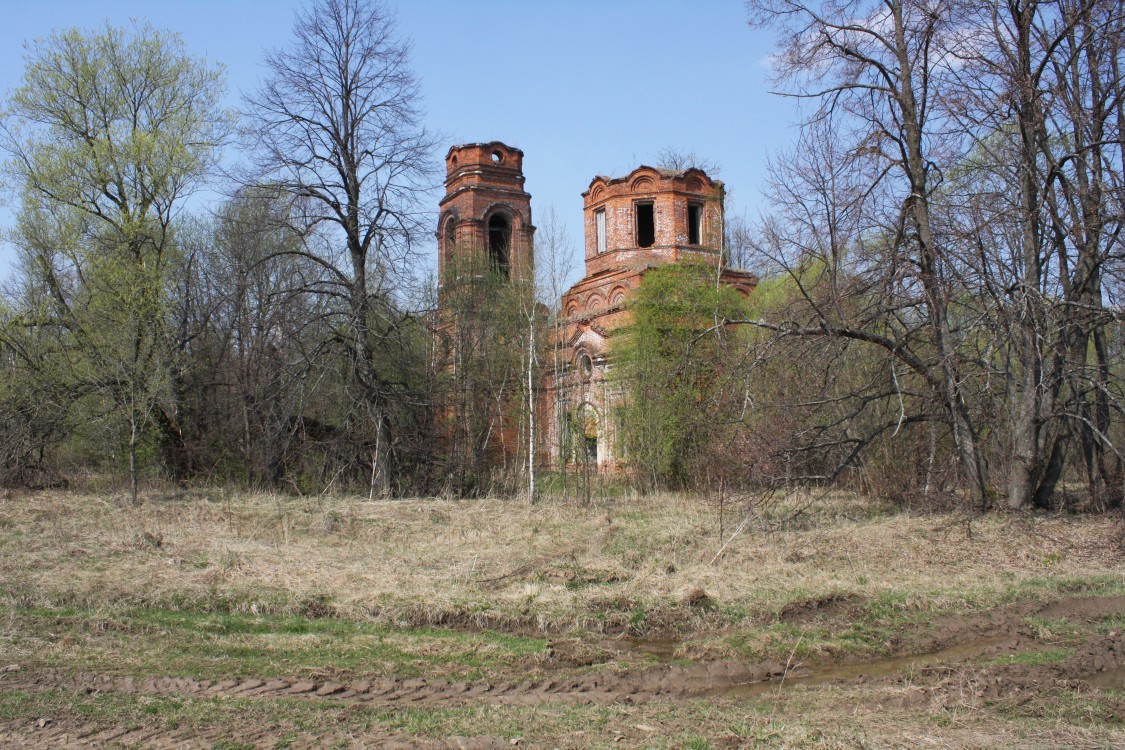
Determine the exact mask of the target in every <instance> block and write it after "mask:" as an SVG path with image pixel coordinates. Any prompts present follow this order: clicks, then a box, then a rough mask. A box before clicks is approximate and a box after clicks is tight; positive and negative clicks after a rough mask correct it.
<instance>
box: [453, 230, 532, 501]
mask: <svg viewBox="0 0 1125 750" xmlns="http://www.w3.org/2000/svg"><path fill="white" fill-rule="evenodd" d="M446 274H447V275H446V279H447V280H446V283H445V285H444V288H443V289H442V296H443V300H442V309H443V313H442V315H443V319H442V321H441V327H442V334H441V338H442V341H443V344H444V346H443V347H442V348H443V350H444V351H443V352H442V353H441V356H440V357H439V367H441V374H440V382H439V385H438V391H439V392H438V398H437V402H438V404H439V406H440V407H441V408H442V409H443V411H444V413H445V416H446V424H447V425H448V430H449V432H448V434H447V437H448V440H449V444H448V450H447V455H446V457H445V458H446V460H447V463H446V464H445V466H444V475H445V477H446V484H447V485H448V486H447V489H449V490H452V491H454V492H455V493H457V494H459V495H475V494H482V493H487V492H489V491H491V490H492V489H494V488H497V486H498V483H499V485H503V484H505V483H510V480H511V479H512V478H513V477H514V474H515V473H516V472H518V471H519V470H520V469H521V468H522V466H524V465H526V448H527V442H528V441H527V437H526V435H527V430H528V429H529V428H530V425H529V421H528V409H527V404H528V392H527V372H528V368H532V369H533V370H534V369H535V368H536V363H535V362H534V361H529V347H528V337H529V336H533V337H534V339H535V341H542V340H543V339H544V338H545V332H544V330H543V329H544V326H545V319H544V318H543V316H542V315H540V314H539V311H538V309H537V307H536V305H535V299H534V288H533V286H532V284H531V283H530V282H529V281H520V280H515V279H511V278H509V277H508V276H507V275H505V274H503V273H500V272H499V271H498V270H497V269H495V268H490V267H489V266H488V265H487V258H486V254H485V253H481V252H474V249H473V248H462V249H461V250H460V251H459V252H457V253H455V254H454V258H453V259H452V260H451V261H450V262H449V263H448V264H447V266H446ZM533 353H534V350H532V354H533ZM534 378H535V379H538V372H536V373H535V375H534ZM440 458H441V457H439V459H440ZM500 488H501V489H511V487H510V486H509V487H502V486H501V487H500Z"/></svg>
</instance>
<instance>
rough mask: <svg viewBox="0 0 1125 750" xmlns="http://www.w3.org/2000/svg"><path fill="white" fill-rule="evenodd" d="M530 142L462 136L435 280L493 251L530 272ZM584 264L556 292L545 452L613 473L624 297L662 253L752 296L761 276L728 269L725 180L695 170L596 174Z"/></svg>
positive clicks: (502, 265) (500, 267)
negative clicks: (615, 352)
mask: <svg viewBox="0 0 1125 750" xmlns="http://www.w3.org/2000/svg"><path fill="white" fill-rule="evenodd" d="M522 167H523V152H522V151H520V150H519V149H515V148H512V147H510V146H506V145H504V144H502V143H498V142H492V143H485V144H480V143H477V144H468V145H464V146H455V147H454V148H452V149H450V151H449V154H448V155H447V156H446V173H447V178H446V182H445V185H446V195H445V198H443V199H442V201H441V204H440V207H441V213H440V218H439V227H438V239H439V245H440V259H439V267H440V269H439V280H440V282H441V283H442V285H443V287H444V286H445V285H447V284H449V283H451V282H452V281H453V280H454V278H455V275H456V274H458V273H460V272H461V270H460V269H466V268H472V267H477V268H479V267H480V266H479V265H476V264H480V263H483V262H485V261H487V262H488V264H489V265H490V267H491V269H492V270H493V271H494V272H497V273H499V274H501V275H502V276H503V277H505V278H510V279H530V278H531V274H532V273H533V255H532V236H533V233H534V229H535V228H534V227H533V226H532V224H531V196H530V195H528V194H527V192H526V191H524V189H523V184H524V177H523V171H522ZM582 199H583V213H584V235H585V274H584V276H583V278H582V279H581V280H580V281H579V282H578V283H577V284H575V285H574V286H572V287H571V288H570V289H569V290H568V291H567V292H566V293H565V294H563V296H562V299H561V301H560V310H561V313H562V315H563V321H562V326H561V330H560V339H559V340H557V341H555V342H553V345H554V346H555V347H556V351H557V352H559V353H560V354H561V356H560V359H561V360H562V363H563V365H562V367H561V369H560V370H559V371H558V372H548V373H547V374H546V375H545V376H544V377H543V379H542V381H541V382H540V384H539V389H540V393H539V399H538V403H539V408H538V410H537V411H538V415H537V421H538V422H539V424H540V425H542V426H543V427H544V429H543V438H542V442H541V444H540V448H539V451H540V454H541V459H542V460H543V461H545V462H546V461H550V462H551V463H553V464H555V465H558V464H559V463H561V462H564V461H565V462H567V463H577V464H584V465H586V466H588V467H592V468H596V470H598V471H614V470H617V469H620V468H623V467H624V465H625V464H626V463H627V456H625V455H624V439H623V438H624V431H625V429H627V426H626V425H623V424H622V423H621V421H620V416H619V414H620V409H619V408H618V407H619V406H620V404H621V400H622V396H623V394H622V391H621V389H620V385H619V384H618V383H616V382H614V381H613V380H612V379H611V378H610V377H609V373H610V371H611V369H612V367H613V362H612V358H611V354H610V352H611V348H612V341H613V338H614V336H615V335H618V334H620V332H621V330H622V329H623V328H624V327H625V326H626V325H627V324H628V322H629V320H630V318H629V311H628V309H627V304H626V303H627V302H628V300H629V298H630V297H631V296H632V295H633V294H634V293H635V291H636V290H637V288H638V287H639V286H640V283H641V279H642V278H643V277H644V275H645V273H647V272H648V271H649V270H651V269H653V268H655V267H657V266H659V265H660V264H663V263H675V262H680V261H690V262H696V263H703V264H707V265H711V266H713V267H714V268H715V270H716V273H717V274H718V276H719V278H720V279H721V281H722V282H723V283H725V284H730V285H732V286H734V287H735V288H737V289H739V290H740V291H741V292H743V293H744V294H749V293H750V291H751V290H753V288H754V286H755V285H756V283H757V279H756V277H755V276H754V275H753V274H751V273H748V272H746V271H740V270H736V269H732V268H728V267H726V265H725V262H724V260H725V259H724V253H723V247H724V244H723V236H724V235H723V232H724V224H723V218H724V217H723V199H724V187H723V183H722V182H720V181H719V180H713V179H711V178H710V177H708V176H707V174H706V173H704V172H703V171H702V170H699V169H694V168H691V169H686V170H670V169H657V168H653V167H647V166H641V167H638V168H637V169H635V170H633V171H632V172H631V173H630V174H628V175H626V176H625V177H617V178H609V177H595V178H594V179H593V181H592V182H591V183H590V185H589V187H588V188H587V190H586V191H585V192H584V193H582Z"/></svg>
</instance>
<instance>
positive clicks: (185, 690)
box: [0, 662, 785, 706]
mask: <svg viewBox="0 0 1125 750" xmlns="http://www.w3.org/2000/svg"><path fill="white" fill-rule="evenodd" d="M784 674H785V667H784V666H783V665H782V664H780V663H775V662H766V663H763V664H753V665H750V664H740V663H736V662H711V663H706V664H697V665H691V666H680V665H662V666H655V667H651V668H648V669H644V670H637V671H633V672H620V673H603V674H595V675H581V676H577V677H566V678H561V677H560V678H545V679H541V680H534V681H533V680H525V681H522V682H514V681H509V682H478V683H471V682H452V681H446V680H422V679H397V678H382V679H371V680H354V681H351V682H333V681H325V680H310V679H282V678H270V679H262V678H242V679H229V680H222V681H210V680H194V679H191V678H187V677H152V678H147V679H137V678H133V677H118V676H113V675H93V674H80V675H77V676H71V675H65V674H60V673H54V672H42V673H38V674H33V675H31V674H29V675H26V676H24V675H23V673H17V674H16V675H9V677H14V679H7V680H3V681H2V682H0V684H2V685H4V686H5V687H6V688H8V689H19V690H49V689H64V690H72V691H76V692H80V693H87V694H96V693H118V694H125V695H157V696H182V697H198V698H210V697H232V698H260V699H270V698H292V699H304V700H325V701H334V702H342V703H366V704H372V705H426V706H432V705H435V704H441V705H449V706H461V705H469V704H473V703H489V704H493V705H502V706H536V705H541V704H544V703H554V702H561V703H581V704H603V703H645V702H649V701H653V700H683V699H689V698H696V697H701V696H704V695H713V694H715V692H716V691H722V690H723V689H725V688H734V687H737V686H741V685H747V684H753V683H767V682H769V681H770V680H774V679H778V678H781V677H782V676H783V675H784Z"/></svg>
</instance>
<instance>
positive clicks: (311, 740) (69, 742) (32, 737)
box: [0, 597, 1125, 749]
mask: <svg viewBox="0 0 1125 750" xmlns="http://www.w3.org/2000/svg"><path fill="white" fill-rule="evenodd" d="M1121 613H1125V597H1111V598H1097V597H1091V598H1080V599H1067V600H1062V601H1058V602H1054V603H1052V604H1050V605H1045V606H1044V605H1030V604H1029V603H1021V604H1017V605H1013V606H1011V607H1007V608H1003V609H1000V610H995V611H993V612H990V613H985V614H974V615H969V616H959V617H952V618H948V619H947V620H945V621H943V622H940V623H935V626H934V628H932V629H931V632H929V633H927V634H925V635H924V636H922V637H919V638H917V639H913V640H912V641H911V642H909V644H908V643H900V644H899V649H898V650H899V653H906V654H914V655H908V656H897V657H892V658H887V659H881V660H871V661H858V662H857V661H836V662H831V661H829V662H826V663H821V664H818V665H815V666H814V667H812V668H811V669H806V668H805V667H803V666H802V665H799V664H789V665H785V664H782V663H780V662H772V661H770V662H761V663H756V664H755V663H742V662H707V663H698V664H693V665H688V666H683V665H678V664H663V665H658V666H653V667H648V668H643V669H634V670H627V671H619V672H602V673H597V674H579V675H573V674H571V675H566V674H565V673H564V672H563V670H560V675H559V676H558V677H556V678H554V679H550V678H542V679H539V680H534V681H533V680H526V681H522V682H516V681H511V682H478V683H470V682H453V681H445V680H422V679H396V678H382V679H370V680H356V681H352V682H333V681H327V680H311V679H281V678H269V679H266V678H262V679H257V678H241V679H228V680H223V681H218V682H212V681H206V680H194V679H191V678H182V677H157V678H147V679H138V678H133V677H123V676H115V675H96V674H78V675H74V674H69V673H60V672H51V671H44V670H39V669H37V668H35V667H34V666H32V665H25V666H24V667H23V668H21V669H19V670H18V671H11V672H5V673H3V674H0V689H3V690H7V691H12V690H25V691H39V690H63V691H75V692H79V693H84V694H118V695H144V696H169V697H185V698H211V697H226V698H239V699H249V700H276V699H289V700H301V701H320V702H323V703H324V704H325V705H328V704H329V703H332V704H335V705H337V706H344V707H347V706H359V705H367V706H372V707H378V708H381V709H387V710H395V709H396V708H399V707H401V708H409V707H414V706H417V707H455V706H468V705H499V706H538V705H543V704H548V703H561V704H588V705H589V704H602V705H604V704H613V703H624V704H639V703H647V702H651V701H676V700H688V699H692V698H700V697H705V696H731V697H736V698H737V697H743V698H745V697H753V696H755V695H759V694H761V693H764V692H766V691H770V690H778V689H782V688H783V687H786V686H796V685H806V686H811V685H819V684H825V683H835V684H840V685H860V684H867V685H875V684H878V685H882V686H884V687H885V688H886V691H885V693H886V695H887V697H888V699H889V700H891V701H892V703H893V704H896V705H898V706H900V707H903V708H908V709H915V708H922V707H927V706H928V707H943V706H944V707H948V706H950V705H959V704H963V703H964V701H966V700H981V701H1004V702H1009V703H1015V704H1017V705H1022V704H1023V703H1026V702H1028V701H1031V700H1034V699H1035V696H1037V695H1039V694H1040V693H1042V691H1043V690H1044V689H1045V688H1047V687H1050V686H1053V687H1057V688H1067V689H1072V690H1080V691H1088V690H1089V688H1090V687H1102V688H1105V687H1116V688H1122V687H1125V632H1121V631H1111V632H1109V633H1103V634H1101V635H1093V636H1091V637H1089V638H1087V639H1086V640H1085V642H1084V643H1082V644H1080V645H1079V646H1077V647H1076V648H1074V649H1073V651H1072V654H1071V655H1070V656H1069V657H1068V658H1067V659H1065V660H1064V661H1061V662H1059V663H1052V664H1043V665H1038V666H1031V665H1026V664H1020V663H1004V660H1003V657H1004V656H1005V655H1010V654H1017V653H1021V652H1024V651H1029V650H1036V649H1041V648H1043V647H1044V645H1045V644H1043V643H1042V642H1037V641H1036V639H1035V636H1034V634H1032V633H1031V632H1029V630H1028V629H1027V627H1026V624H1025V621H1024V618H1025V617H1026V616H1027V615H1028V614H1040V615H1041V616H1043V617H1045V618H1048V619H1062V620H1070V621H1085V622H1088V623H1093V622H1099V621H1101V620H1102V619H1103V618H1105V617H1106V616H1109V615H1118V614H1121ZM966 664H969V665H970V666H969V668H966V667H965V665H966ZM974 665H975V666H974ZM558 666H559V665H557V664H556V668H557V667H558ZM787 667H788V668H787ZM907 675H909V676H907ZM1106 711H1107V714H1106V718H1110V719H1115V720H1125V703H1122V702H1121V701H1109V702H1108V703H1107V704H1106ZM65 721H66V719H62V720H61V723H59V724H55V723H52V722H44V723H42V725H40V723H35V724H34V725H30V726H29V725H28V724H27V722H23V723H18V724H7V725H0V747H31V748H47V747H50V748H55V747H64V748H65V747H100V746H105V745H123V746H140V747H153V748H172V747H177V748H179V747H185V748H194V747H212V746H214V745H216V744H220V741H221V740H224V739H227V738H228V735H227V734H225V732H229V727H227V728H220V729H214V730H212V729H207V730H205V731H206V732H207V733H205V734H202V735H201V734H200V733H199V732H200V729H199V728H198V727H196V728H193V729H191V730H184V731H183V732H177V731H176V730H170V729H169V728H168V727H166V726H160V725H158V724H155V723H154V724H151V725H149V724H145V725H142V726H135V727H115V728H110V729H106V728H105V727H104V725H101V726H97V725H86V724H76V723H71V724H65ZM254 731H257V730H254ZM277 740H278V730H277V728H276V727H271V728H266V729H263V730H261V736H257V735H254V734H253V732H251V734H249V735H247V734H244V733H243V732H242V731H240V732H239V735H238V737H237V741H238V742H239V743H242V744H245V745H249V746H252V747H272V746H273V745H274V744H275V743H276V741H277ZM286 741H287V742H288V743H289V744H288V746H289V747H294V748H300V747H322V746H326V745H332V744H334V743H337V742H343V743H344V744H346V745H347V746H350V747H422V748H435V749H442V748H496V747H507V746H508V744H507V743H504V742H501V741H499V740H496V739H494V738H487V737H481V738H452V739H449V740H443V741H436V742H423V741H420V740H418V738H416V737H410V736H409V735H402V734H397V733H394V732H387V731H383V730H376V731H375V732H374V733H365V734H364V735H363V736H362V737H353V736H341V737H334V736H332V735H331V733H330V731H329V732H327V733H325V734H322V735H312V734H308V733H300V732H298V733H295V734H291V735H289V736H287V738H286Z"/></svg>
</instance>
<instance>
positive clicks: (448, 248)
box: [441, 216, 457, 261]
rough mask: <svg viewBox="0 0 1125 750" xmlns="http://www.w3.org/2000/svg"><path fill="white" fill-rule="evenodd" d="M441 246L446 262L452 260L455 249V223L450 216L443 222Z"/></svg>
mask: <svg viewBox="0 0 1125 750" xmlns="http://www.w3.org/2000/svg"><path fill="white" fill-rule="evenodd" d="M441 245H442V250H444V251H445V258H446V261H450V260H453V251H454V249H455V248H456V247H457V221H456V220H455V219H454V218H453V217H452V216H450V217H449V218H448V219H446V220H445V232H444V234H443V235H442V240H441Z"/></svg>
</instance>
